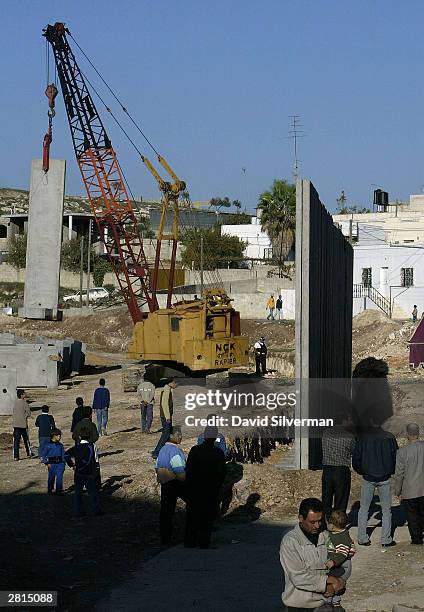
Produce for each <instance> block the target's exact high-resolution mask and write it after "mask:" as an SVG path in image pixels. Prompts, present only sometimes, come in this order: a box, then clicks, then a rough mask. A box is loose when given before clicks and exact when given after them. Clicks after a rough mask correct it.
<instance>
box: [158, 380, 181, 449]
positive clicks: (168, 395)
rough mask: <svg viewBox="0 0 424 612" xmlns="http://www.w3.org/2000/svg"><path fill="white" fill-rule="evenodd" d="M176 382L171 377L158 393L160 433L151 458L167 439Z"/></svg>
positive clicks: (170, 424)
mask: <svg viewBox="0 0 424 612" xmlns="http://www.w3.org/2000/svg"><path fill="white" fill-rule="evenodd" d="M176 386H177V383H176V382H175V380H174V379H173V378H172V379H171V380H170V381H169V382H168V383H167V384H166V385H165V386H164V388H163V391H162V393H161V395H160V403H159V405H160V420H161V422H162V434H161V436H160V438H159V442H158V443H157V445H156V448H155V450H154V451H153V452H152V457H153V459H157V458H158V455H159V451H160V449H161V448H162V446H164V444H165V443H166V442H168V440H169V432H170V430H171V427H172V414H173V412H174V398H173V392H174V389H175V388H176Z"/></svg>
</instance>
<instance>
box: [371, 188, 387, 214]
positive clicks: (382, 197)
mask: <svg viewBox="0 0 424 612" xmlns="http://www.w3.org/2000/svg"><path fill="white" fill-rule="evenodd" d="M374 206H375V207H376V209H377V212H387V211H388V209H389V194H388V192H387V191H383V190H382V189H374Z"/></svg>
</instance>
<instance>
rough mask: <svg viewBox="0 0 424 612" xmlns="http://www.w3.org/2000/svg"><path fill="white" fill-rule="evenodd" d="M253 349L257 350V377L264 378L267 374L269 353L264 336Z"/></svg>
mask: <svg viewBox="0 0 424 612" xmlns="http://www.w3.org/2000/svg"><path fill="white" fill-rule="evenodd" d="M253 348H254V350H255V363H256V375H257V376H264V375H265V374H266V373H267V369H266V356H267V353H268V348H267V345H266V344H265V338H264V337H263V336H262V337H261V338H260V339H259V340H258V341H257V342H255V344H254V347H253Z"/></svg>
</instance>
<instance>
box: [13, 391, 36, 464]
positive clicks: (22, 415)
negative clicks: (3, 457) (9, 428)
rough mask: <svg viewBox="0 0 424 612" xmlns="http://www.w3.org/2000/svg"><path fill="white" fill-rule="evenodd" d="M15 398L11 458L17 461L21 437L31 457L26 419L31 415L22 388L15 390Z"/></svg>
mask: <svg viewBox="0 0 424 612" xmlns="http://www.w3.org/2000/svg"><path fill="white" fill-rule="evenodd" d="M16 395H17V398H16V400H15V404H14V406H13V458H14V460H15V461H19V447H20V445H21V438H22V439H23V441H24V445H25V450H26V453H27V456H28V457H33V454H32V452H31V447H30V444H29V437H28V419H29V417H30V416H31V410H30V409H29V406H28V402H27V396H26V393H25V391H24V390H23V389H18V391H17V392H16Z"/></svg>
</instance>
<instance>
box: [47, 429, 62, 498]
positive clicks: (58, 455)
mask: <svg viewBox="0 0 424 612" xmlns="http://www.w3.org/2000/svg"><path fill="white" fill-rule="evenodd" d="M61 437H62V432H61V431H60V429H53V431H52V433H51V441H50V442H49V443H48V444H46V445H45V446H44V448H43V456H42V462H43V463H44V464H45V465H47V469H48V478H47V493H48V494H49V495H51V494H52V493H53V488H54V485H55V481H56V495H60V494H61V493H63V472H64V471H65V449H64V447H63V444H62V443H61V441H60V439H61Z"/></svg>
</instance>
